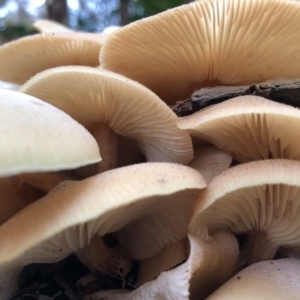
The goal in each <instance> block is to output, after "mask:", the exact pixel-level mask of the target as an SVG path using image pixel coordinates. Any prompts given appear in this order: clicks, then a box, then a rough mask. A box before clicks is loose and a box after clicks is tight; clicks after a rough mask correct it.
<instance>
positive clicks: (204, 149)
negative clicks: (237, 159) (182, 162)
mask: <svg viewBox="0 0 300 300" xmlns="http://www.w3.org/2000/svg"><path fill="white" fill-rule="evenodd" d="M231 163H232V156H231V155H229V154H227V153H226V152H224V151H222V150H220V149H218V148H216V147H214V146H212V145H205V146H200V147H196V149H195V151H194V158H193V160H192V161H191V162H190V163H189V166H190V167H191V168H193V169H195V170H198V171H199V172H200V173H201V174H202V176H203V177H204V178H205V180H206V182H210V181H211V180H212V179H213V178H214V177H215V176H217V175H218V174H220V173H222V172H223V171H225V170H227V169H228V168H229V167H230V165H231Z"/></svg>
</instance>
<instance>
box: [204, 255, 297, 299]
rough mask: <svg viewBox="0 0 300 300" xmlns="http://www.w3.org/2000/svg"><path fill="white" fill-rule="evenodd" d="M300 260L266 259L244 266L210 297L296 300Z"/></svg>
mask: <svg viewBox="0 0 300 300" xmlns="http://www.w3.org/2000/svg"><path fill="white" fill-rule="evenodd" d="M299 269H300V261H299V260H297V259H293V258H286V259H278V260H269V261H263V262H259V263H256V264H253V265H251V266H248V267H247V268H245V269H243V270H242V271H240V272H239V273H237V274H236V275H235V276H234V277H232V278H231V279H230V280H229V281H228V282H226V283H225V284H224V285H222V286H221V287H220V288H219V289H217V290H216V291H215V292H214V293H212V294H211V295H210V296H209V297H208V298H207V300H240V299H243V300H253V299H273V300H282V299H285V300H295V299H298V298H299V294H300V275H299Z"/></svg>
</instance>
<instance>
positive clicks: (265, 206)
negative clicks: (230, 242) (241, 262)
mask: <svg viewBox="0 0 300 300" xmlns="http://www.w3.org/2000/svg"><path fill="white" fill-rule="evenodd" d="M299 172H300V162H298V161H293V160H286V159H270V160H261V161H254V162H250V163H245V164H241V165H238V166H235V167H232V168H230V169H228V170H226V171H224V172H223V173H221V174H220V175H219V176H216V177H215V178H214V179H213V180H212V181H211V182H210V183H209V185H208V187H207V189H206V190H205V191H204V192H203V193H201V194H200V196H199V198H198V199H197V202H196V205H195V209H194V212H193V217H192V220H191V223H190V226H189V230H190V231H191V232H192V233H194V234H197V235H199V236H202V237H203V238H207V233H209V234H211V233H213V232H216V231H231V232H233V233H235V234H242V233H251V232H253V231H254V232H255V231H260V232H264V233H266V235H267V241H268V244H267V245H260V246H261V247H262V248H261V249H264V247H265V246H266V247H275V248H278V247H279V246H285V247H287V248H293V249H300V234H299V231H300V224H299V222H298V220H299V217H300V210H299V207H300V182H299Z"/></svg>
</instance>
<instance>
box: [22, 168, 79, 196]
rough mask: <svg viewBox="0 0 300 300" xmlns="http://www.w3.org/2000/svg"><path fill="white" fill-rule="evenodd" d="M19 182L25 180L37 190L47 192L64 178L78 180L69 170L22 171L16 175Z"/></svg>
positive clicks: (64, 179)
mask: <svg viewBox="0 0 300 300" xmlns="http://www.w3.org/2000/svg"><path fill="white" fill-rule="evenodd" d="M18 177H19V179H20V180H21V182H26V183H27V184H29V185H30V186H32V187H34V188H36V189H38V190H39V191H42V192H45V193H48V192H49V191H51V190H52V189H53V188H54V187H55V186H57V185H58V184H59V183H61V182H63V181H66V180H78V177H76V176H75V175H74V174H73V173H71V172H66V171H61V172H43V173H23V174H20V175H18Z"/></svg>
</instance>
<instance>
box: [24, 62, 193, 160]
mask: <svg viewBox="0 0 300 300" xmlns="http://www.w3.org/2000/svg"><path fill="white" fill-rule="evenodd" d="M20 91H21V92H23V93H26V94H30V95H32V96H35V97H38V98H40V99H42V100H44V101H46V102H48V103H51V104H52V105H54V106H56V107H58V108H59V109H61V110H63V111H65V112H66V113H67V114H69V115H70V116H71V117H72V118H74V119H75V120H77V121H78V122H79V123H81V124H82V125H83V126H85V127H86V128H87V129H89V130H90V131H91V132H92V133H95V136H96V135H98V136H100V137H101V136H103V135H104V134H103V130H102V133H97V132H99V130H100V128H99V126H100V125H101V126H102V127H103V126H104V127H107V128H108V129H110V130H112V131H113V132H114V133H116V134H118V135H121V136H125V137H128V138H131V139H134V140H136V141H137V143H138V144H139V146H140V148H141V150H142V152H143V153H144V155H145V156H146V158H147V161H167V162H177V163H188V162H189V161H190V160H191V159H192V157H193V149H192V142H191V138H190V135H189V134H188V133H187V132H185V131H183V130H181V129H179V128H178V127H177V124H176V122H177V119H178V118H177V116H176V115H175V113H174V112H173V111H172V110H171V109H170V108H169V107H168V106H167V105H166V104H165V103H164V102H163V101H162V100H161V99H160V98H159V97H157V96H156V95H155V94H154V93H153V92H151V91H150V90H148V89H147V88H145V87H144V86H142V85H141V84H139V83H137V82H135V81H132V80H130V79H128V78H126V77H123V76H121V75H118V74H115V73H112V72H107V71H101V70H98V69H94V68H88V67H71V66H69V67H60V68H54V69H51V70H47V71H44V72H42V73H40V74H37V75H36V76H35V77H33V78H31V79H30V80H29V81H28V82H27V83H26V84H24V85H23V86H22V87H21V89H20ZM102 129H103V128H102ZM99 146H100V151H101V153H102V157H103V162H104V161H105V156H104V153H105V148H104V147H105V145H103V144H101V143H99ZM111 152H112V150H109V153H108V155H111Z"/></svg>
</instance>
